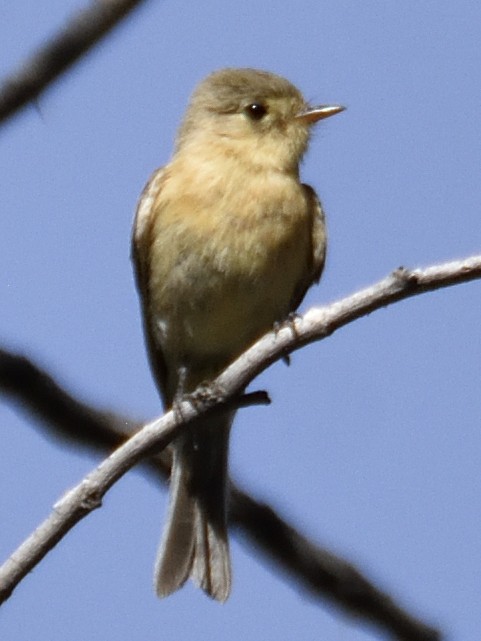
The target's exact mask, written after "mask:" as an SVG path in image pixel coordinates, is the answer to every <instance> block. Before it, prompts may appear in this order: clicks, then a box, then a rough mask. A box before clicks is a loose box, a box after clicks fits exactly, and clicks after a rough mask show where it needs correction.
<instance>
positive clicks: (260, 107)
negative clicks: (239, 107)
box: [244, 102, 267, 120]
mask: <svg viewBox="0 0 481 641" xmlns="http://www.w3.org/2000/svg"><path fill="white" fill-rule="evenodd" d="M244 113H245V114H246V115H247V116H248V117H249V118H250V119H251V120H262V118H264V116H265V115H266V114H267V107H266V106H265V105H264V104H263V103H262V102H251V103H250V104H249V105H247V107H246V108H245V109H244Z"/></svg>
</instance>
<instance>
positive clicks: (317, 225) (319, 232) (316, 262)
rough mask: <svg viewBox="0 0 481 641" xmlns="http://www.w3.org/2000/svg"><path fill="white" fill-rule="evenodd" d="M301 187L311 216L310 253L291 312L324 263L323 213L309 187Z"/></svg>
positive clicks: (324, 236)
mask: <svg viewBox="0 0 481 641" xmlns="http://www.w3.org/2000/svg"><path fill="white" fill-rule="evenodd" d="M302 187H303V188H304V193H305V196H306V199H307V202H308V206H309V212H310V214H311V225H312V227H311V252H310V256H309V257H308V259H309V266H308V269H307V270H306V273H305V275H304V277H303V278H302V280H301V281H300V282H299V284H298V286H297V288H296V290H295V292H294V296H293V300H292V305H291V309H292V310H293V311H294V310H295V309H297V308H298V307H299V305H300V304H301V302H302V300H303V298H304V296H305V295H306V292H307V290H308V289H309V287H310V286H311V285H312V284H313V283H317V282H319V279H320V278H321V274H322V270H323V269H324V263H325V261H326V246H327V242H326V241H327V234H326V220H325V216H324V211H323V209H322V205H321V202H320V200H319V198H318V197H317V194H316V192H315V191H314V189H312V187H310V186H309V185H302Z"/></svg>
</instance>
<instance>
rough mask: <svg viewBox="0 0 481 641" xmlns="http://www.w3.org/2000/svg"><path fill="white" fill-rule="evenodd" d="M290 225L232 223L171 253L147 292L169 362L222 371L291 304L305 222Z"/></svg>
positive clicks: (304, 264)
mask: <svg viewBox="0 0 481 641" xmlns="http://www.w3.org/2000/svg"><path fill="white" fill-rule="evenodd" d="M289 231H290V233H287V230H284V232H285V233H277V234H276V233H274V232H273V230H272V227H271V228H270V229H269V228H268V227H266V230H265V233H263V229H262V226H260V228H257V229H256V233H255V234H254V235H253V234H250V233H244V234H243V233H242V230H236V233H230V234H228V235H227V234H226V235H225V236H224V238H215V239H209V238H205V239H204V243H203V245H202V251H200V252H199V251H197V252H196V251H190V252H187V253H185V255H183V256H182V257H181V256H180V255H179V256H178V260H177V261H176V262H175V264H171V265H170V266H169V269H168V270H166V271H165V272H164V278H163V279H162V282H161V283H160V282H159V286H158V287H157V288H155V290H154V291H153V292H152V304H153V310H152V311H153V312H154V318H155V323H156V326H157V327H156V329H157V331H156V332H155V333H156V335H157V340H158V341H159V342H160V344H161V345H162V349H163V352H164V354H165V355H166V356H167V360H168V361H169V362H177V363H179V365H181V364H182V365H187V366H188V365H189V363H196V364H199V363H200V362H205V363H209V362H210V363H212V365H213V364H214V363H216V364H218V366H217V369H219V370H221V369H223V368H224V367H225V366H227V364H228V363H229V362H230V361H231V360H233V359H234V358H235V357H236V356H238V355H239V354H240V353H241V352H242V351H244V350H245V349H246V348H247V347H248V346H249V345H251V344H252V343H253V342H254V341H255V340H256V339H257V338H259V337H260V336H261V335H262V334H263V333H265V332H267V331H269V329H271V328H272V327H273V325H274V323H275V322H276V321H277V320H281V319H283V318H284V317H285V316H286V315H287V314H288V312H289V311H291V307H290V306H291V304H292V299H293V295H294V291H295V289H296V287H297V285H298V284H299V282H300V281H301V279H302V278H303V276H304V275H305V273H306V269H307V268H308V263H309V259H308V256H309V248H310V244H309V242H310V240H309V234H308V230H307V228H306V225H305V224H304V225H300V224H299V225H297V226H294V227H293V229H291V230H289ZM216 243H217V245H218V246H216ZM189 246H190V247H192V244H190V245H189ZM154 331H155V330H154ZM213 369H214V370H215V369H216V367H213Z"/></svg>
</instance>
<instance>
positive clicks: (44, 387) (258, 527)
mask: <svg viewBox="0 0 481 641" xmlns="http://www.w3.org/2000/svg"><path fill="white" fill-rule="evenodd" d="M0 390H2V391H3V392H4V393H6V394H7V395H9V396H10V397H12V398H13V399H14V400H16V401H18V402H20V403H21V404H22V407H23V409H27V410H28V411H29V412H30V413H31V414H33V415H34V416H35V417H37V418H39V419H41V421H42V422H43V423H44V426H45V428H46V429H47V433H48V434H49V435H50V436H52V437H53V438H54V439H55V440H56V442H58V441H59V439H61V441H63V442H64V443H67V444H71V445H75V446H78V445H79V444H80V445H81V446H83V447H88V448H89V449H91V450H100V451H105V450H110V449H112V448H113V447H114V446H119V445H120V444H121V443H122V442H124V441H125V439H126V437H127V435H126V429H127V431H129V430H130V431H133V430H134V429H135V427H136V426H137V427H140V424H139V423H136V422H134V421H130V420H128V419H123V418H121V417H119V416H117V415H114V414H109V413H107V412H102V411H99V410H95V409H93V408H92V407H90V406H87V405H84V404H82V403H80V402H79V401H78V400H76V399H75V398H73V397H72V396H71V395H70V394H68V392H66V391H65V390H64V389H62V388H61V387H60V386H59V385H58V384H57V383H56V382H55V381H54V380H53V379H52V377H51V376H49V375H48V374H47V372H45V371H43V370H41V369H39V368H38V367H37V366H36V365H34V364H33V363H32V362H31V361H29V360H28V359H26V358H25V357H23V356H17V355H14V354H11V353H9V352H7V351H5V350H0ZM128 426H131V427H130V428H128ZM142 468H143V470H144V471H146V472H147V473H148V474H149V476H150V477H152V478H153V479H154V480H155V481H157V482H158V481H160V482H162V483H165V481H166V479H167V476H168V474H169V469H170V456H169V453H168V452H162V453H160V454H157V455H155V456H154V457H151V458H149V459H147V460H145V461H143V464H142ZM230 496H231V501H230V506H229V521H230V524H231V526H233V527H235V528H236V529H237V530H239V531H240V533H241V534H243V535H244V540H247V541H250V542H251V544H253V545H255V546H256V547H257V549H258V550H260V551H261V552H263V553H264V554H265V555H267V556H268V557H269V558H270V559H272V560H273V561H274V562H275V563H276V565H277V567H278V568H280V569H283V570H284V571H286V572H287V573H288V575H289V576H291V577H292V578H293V579H294V580H295V581H296V582H297V583H298V584H300V586H301V587H303V588H304V589H307V590H309V592H310V594H311V595H313V596H315V597H317V598H319V599H321V600H323V599H326V598H327V599H329V600H331V601H332V602H333V603H335V604H336V605H338V606H339V607H341V608H343V609H344V610H345V611H346V612H347V613H348V614H350V615H351V616H356V617H358V618H361V619H364V620H367V621H369V622H370V623H371V624H374V625H376V626H378V627H380V628H383V629H386V630H387V631H389V632H391V634H393V635H394V636H395V638H398V639H402V640H406V641H407V640H408V639H409V641H436V640H437V639H439V635H438V633H437V632H436V631H435V630H433V629H432V628H430V627H428V626H426V624H424V623H423V622H422V621H419V620H418V619H416V618H414V617H413V616H412V615H410V614H409V613H408V612H406V611H405V610H404V609H402V608H401V607H400V606H399V605H397V604H396V603H395V602H394V601H393V600H392V598H391V597H390V596H389V595H388V594H386V593H384V592H383V591H382V590H380V589H379V588H377V587H376V586H375V585H373V584H372V583H371V582H369V580H368V579H367V578H366V577H364V576H363V575H362V574H361V572H360V571H359V570H357V569H356V568H355V567H354V566H353V565H352V564H350V563H348V562H347V561H345V560H344V559H342V558H340V557H338V556H336V555H334V554H332V553H331V552H329V551H328V550H326V549H323V548H321V547H319V546H316V545H315V544H314V543H312V541H310V540H309V539H307V538H306V537H305V536H303V535H302V534H300V533H299V532H298V531H297V530H296V529H295V528H294V526H292V525H291V524H289V523H287V522H286V521H285V520H283V519H282V518H281V517H280V516H279V515H278V514H277V513H276V512H275V511H274V510H273V509H272V508H271V507H269V506H268V505H266V504H263V503H260V502H258V501H257V500H256V499H255V498H253V497H251V496H249V495H247V494H245V493H244V492H243V491H242V490H240V489H239V488H238V487H237V486H236V485H235V484H233V483H232V484H231V492H230ZM0 589H1V584H0Z"/></svg>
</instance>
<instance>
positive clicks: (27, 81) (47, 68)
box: [0, 0, 142, 122]
mask: <svg viewBox="0 0 481 641" xmlns="http://www.w3.org/2000/svg"><path fill="white" fill-rule="evenodd" d="M141 1H142V0H101V1H98V2H94V3H92V4H91V5H90V6H89V7H88V9H84V10H83V11H81V12H79V13H77V14H76V15H75V16H74V17H73V18H72V19H71V21H70V22H69V24H68V25H67V26H66V27H65V28H64V29H63V30H62V31H60V32H59V33H58V34H57V35H56V36H55V37H54V38H52V39H51V40H50V41H49V42H47V44H46V45H44V46H43V47H41V48H40V49H39V50H38V51H37V52H36V53H35V54H34V55H33V56H31V57H30V58H29V59H28V60H27V61H26V62H25V63H24V64H23V66H22V67H21V68H20V69H19V70H18V71H17V73H15V74H12V75H11V76H10V77H9V78H6V79H5V80H4V81H3V83H2V85H1V86H0V122H2V121H3V120H7V118H9V117H10V116H12V115H13V114H14V113H15V112H16V111H18V110H20V109H21V108H22V107H24V106H25V105H26V104H27V103H28V102H31V101H32V100H35V99H36V98H38V96H39V95H40V94H41V93H42V91H44V90H45V89H46V88H47V87H48V85H50V84H51V83H52V82H53V81H54V80H55V79H56V78H57V77H58V76H60V74H62V73H63V72H64V71H66V70H67V69H68V68H69V67H71V66H72V65H73V64H74V63H75V62H76V61H77V60H78V59H79V58H80V57H81V56H83V55H84V54H85V53H87V51H88V50H89V49H91V48H92V47H93V46H94V45H95V44H97V42H98V41H99V40H101V38H103V37H104V36H105V35H106V34H107V33H108V32H109V31H110V30H111V29H112V28H113V27H115V25H116V24H117V23H119V22H120V21H121V20H122V18H124V17H125V16H126V15H127V14H128V13H130V12H131V11H132V10H133V9H134V8H135V7H136V6H137V5H139V4H140V3H141Z"/></svg>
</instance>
